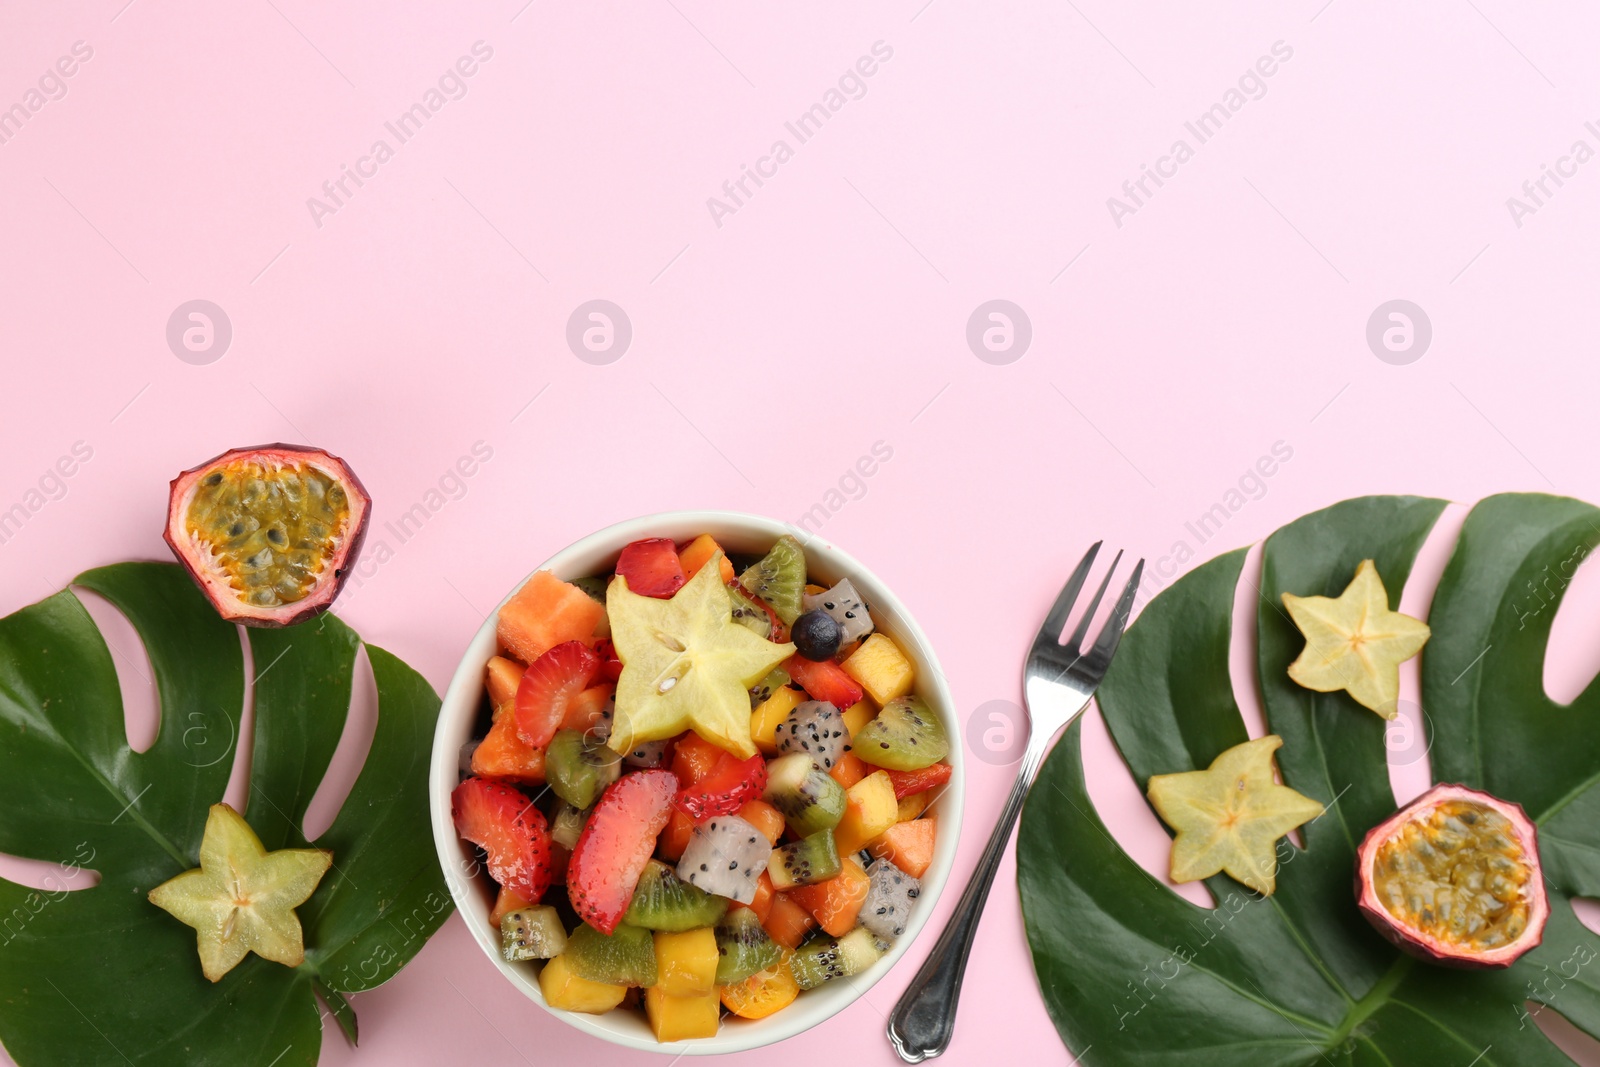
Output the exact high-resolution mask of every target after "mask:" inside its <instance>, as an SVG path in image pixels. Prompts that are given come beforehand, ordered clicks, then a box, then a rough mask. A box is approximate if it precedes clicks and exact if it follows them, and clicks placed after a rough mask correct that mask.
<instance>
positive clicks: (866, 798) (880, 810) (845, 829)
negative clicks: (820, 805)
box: [833, 771, 900, 856]
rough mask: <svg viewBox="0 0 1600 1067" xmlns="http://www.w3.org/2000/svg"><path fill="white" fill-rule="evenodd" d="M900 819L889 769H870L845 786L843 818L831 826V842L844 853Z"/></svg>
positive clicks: (862, 845) (859, 845) (841, 853)
mask: <svg viewBox="0 0 1600 1067" xmlns="http://www.w3.org/2000/svg"><path fill="white" fill-rule="evenodd" d="M899 821H900V802H899V801H898V800H896V799H895V798H894V783H893V782H892V781H890V780H889V772H888V771H873V772H872V773H871V774H869V775H867V776H866V777H865V778H863V779H861V781H859V782H857V783H856V784H855V785H853V786H851V787H850V788H849V789H847V790H845V809H844V818H842V819H840V820H839V825H838V826H836V827H834V829H833V841H834V846H835V847H836V848H837V849H838V850H839V855H841V856H846V855H849V854H850V853H852V852H855V851H856V850H857V849H861V848H865V847H866V844H867V842H868V841H871V840H872V839H873V838H875V837H877V836H878V835H879V834H881V833H883V832H884V831H885V830H887V829H888V828H889V827H891V826H893V825H894V824H895V823H897V822H899Z"/></svg>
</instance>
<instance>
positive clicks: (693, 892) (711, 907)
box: [622, 860, 728, 933]
mask: <svg viewBox="0 0 1600 1067" xmlns="http://www.w3.org/2000/svg"><path fill="white" fill-rule="evenodd" d="M727 910H728V902H727V901H726V900H724V899H723V898H722V897H717V896H712V895H711V894H710V893H707V892H706V891H705V890H703V889H700V888H697V887H696V886H692V885H690V884H689V883H688V882H685V881H684V880H683V879H681V878H679V877H678V872H677V871H675V870H673V869H672V868H671V867H669V866H667V865H666V864H665V863H662V862H661V861H659V860H650V861H649V862H648V863H646V864H645V865H644V871H643V872H642V873H641V874H640V875H639V884H638V885H637V886H636V887H635V888H634V890H633V900H631V901H630V902H629V903H628V913H627V914H626V915H624V916H623V917H622V921H623V922H625V923H628V924H629V925H631V926H642V927H644V928H645V929H646V930H666V931H667V932H669V933H682V932H683V931H685V930H693V929H695V928H696V927H700V926H710V925H711V924H712V923H714V922H716V921H717V920H718V919H720V918H722V913H723V912H725V911H727Z"/></svg>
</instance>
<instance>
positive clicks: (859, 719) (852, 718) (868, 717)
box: [840, 699, 878, 737]
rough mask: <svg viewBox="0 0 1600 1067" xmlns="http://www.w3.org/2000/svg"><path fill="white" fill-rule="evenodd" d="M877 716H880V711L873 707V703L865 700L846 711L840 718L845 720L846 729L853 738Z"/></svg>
mask: <svg viewBox="0 0 1600 1067" xmlns="http://www.w3.org/2000/svg"><path fill="white" fill-rule="evenodd" d="M876 714H878V709H877V708H875V707H873V706H872V701H870V700H864V699H863V700H858V701H856V702H855V703H854V704H851V705H850V706H849V707H848V708H846V709H844V713H843V714H842V715H841V716H840V717H841V718H842V719H844V728H845V729H846V730H849V731H850V736H851V737H854V736H855V735H856V734H858V733H860V732H861V728H862V727H863V726H865V725H867V723H869V722H871V721H872V717H873V716H874V715H876Z"/></svg>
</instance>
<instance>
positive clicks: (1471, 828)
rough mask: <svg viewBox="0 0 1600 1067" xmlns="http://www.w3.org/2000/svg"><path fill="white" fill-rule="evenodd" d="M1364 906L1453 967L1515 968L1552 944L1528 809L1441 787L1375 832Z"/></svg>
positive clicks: (1359, 893)
mask: <svg viewBox="0 0 1600 1067" xmlns="http://www.w3.org/2000/svg"><path fill="white" fill-rule="evenodd" d="M1356 903H1357V905H1358V906H1359V907H1360V909H1361V913H1362V914H1363V915H1364V916H1366V918H1367V921H1368V922H1370V923H1371V924H1372V925H1373V928H1374V929H1376V930H1377V931H1378V932H1379V933H1380V934H1382V935H1383V936H1384V937H1386V938H1388V939H1389V940H1390V941H1392V942H1393V943H1394V944H1395V945H1397V946H1398V947H1399V948H1400V950H1401V951H1403V952H1406V953H1408V954H1410V955H1412V956H1416V957H1417V958H1419V959H1423V960H1427V961H1428V962H1430V963H1436V964H1439V965H1441V966H1445V967H1460V968H1467V969H1476V970H1487V969H1492V968H1499V967H1509V966H1511V964H1512V963H1514V962H1516V960H1517V959H1518V957H1520V956H1522V955H1523V953H1525V952H1527V951H1529V950H1530V949H1532V948H1535V947H1536V946H1538V944H1539V942H1540V941H1541V940H1543V938H1544V926H1545V921H1546V920H1547V919H1548V918H1549V917H1550V903H1549V899H1548V897H1547V896H1546V894H1545V887H1544V875H1543V873H1542V870H1541V868H1540V864H1539V838H1538V831H1537V829H1536V828H1535V826H1534V823H1533V820H1532V819H1530V818H1528V814H1527V812H1525V811H1523V810H1522V806H1521V805H1520V804H1515V803H1512V802H1510V801H1506V800H1501V799H1499V798H1498V797H1494V796H1491V795H1489V794H1488V793H1484V792H1482V791H1480V790H1476V789H1469V788H1467V787H1466V786H1463V785H1448V784H1446V785H1436V786H1434V787H1433V788H1432V789H1430V790H1428V791H1427V792H1426V793H1424V794H1423V795H1422V796H1420V797H1418V798H1417V799H1416V800H1414V801H1412V802H1411V803H1410V804H1408V805H1407V806H1406V807H1404V808H1402V809H1401V810H1400V811H1398V812H1396V813H1395V814H1394V815H1392V816H1390V817H1389V818H1388V819H1386V820H1384V821H1383V822H1381V823H1379V824H1378V825H1377V826H1375V827H1373V828H1372V829H1371V830H1370V831H1368V833H1367V836H1366V837H1365V838H1364V839H1363V840H1362V842H1361V847H1360V849H1358V850H1357V852H1356Z"/></svg>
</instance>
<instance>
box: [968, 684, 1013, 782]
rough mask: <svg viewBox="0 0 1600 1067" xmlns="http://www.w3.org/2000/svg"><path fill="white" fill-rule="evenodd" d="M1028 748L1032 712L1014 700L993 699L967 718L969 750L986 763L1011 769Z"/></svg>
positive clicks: (979, 706)
mask: <svg viewBox="0 0 1600 1067" xmlns="http://www.w3.org/2000/svg"><path fill="white" fill-rule="evenodd" d="M1027 749H1028V713H1027V712H1026V711H1024V710H1023V709H1022V706H1021V705H1019V704H1018V703H1017V702H1016V701H1013V700H991V701H989V702H988V703H986V704H980V705H978V707H977V708H976V709H975V710H974V711H973V713H972V714H971V715H969V716H967V751H969V752H971V753H972V754H973V756H975V757H977V758H978V759H980V760H982V761H983V762H984V763H987V764H990V765H992V766H995V767H1007V766H1010V765H1011V764H1013V763H1015V762H1017V761H1018V760H1020V759H1021V758H1022V755H1023V753H1024V752H1026V751H1027Z"/></svg>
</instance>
